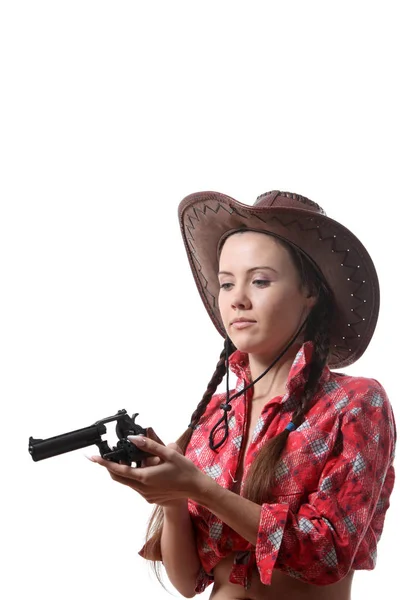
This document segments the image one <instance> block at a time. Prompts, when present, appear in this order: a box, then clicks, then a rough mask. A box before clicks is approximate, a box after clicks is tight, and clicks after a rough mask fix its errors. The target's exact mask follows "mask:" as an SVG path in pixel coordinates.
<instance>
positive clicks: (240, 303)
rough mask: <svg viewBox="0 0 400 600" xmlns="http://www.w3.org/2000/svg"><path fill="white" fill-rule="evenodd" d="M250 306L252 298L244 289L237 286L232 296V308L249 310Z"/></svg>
mask: <svg viewBox="0 0 400 600" xmlns="http://www.w3.org/2000/svg"><path fill="white" fill-rule="evenodd" d="M250 307H251V302H250V298H249V297H248V296H247V295H246V294H245V293H244V292H243V291H241V290H239V289H237V288H236V290H235V295H234V296H233V297H232V308H236V309H238V310H247V309H249V308H250Z"/></svg>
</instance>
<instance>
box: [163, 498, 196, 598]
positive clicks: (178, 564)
mask: <svg viewBox="0 0 400 600" xmlns="http://www.w3.org/2000/svg"><path fill="white" fill-rule="evenodd" d="M163 510H164V525H163V530H162V535H161V554H162V561H163V565H164V567H165V570H166V572H167V575H168V578H169V580H170V582H171V583H172V585H173V586H174V587H175V588H176V589H177V590H178V592H179V593H180V594H182V596H184V597H185V598H193V596H195V587H196V581H197V575H198V572H199V570H200V568H201V562H200V559H199V555H198V553H197V548H196V539H195V534H194V530H193V525H192V521H191V518H190V514H189V510H188V503H187V500H181V501H178V502H174V503H171V504H170V505H169V506H164V509H163Z"/></svg>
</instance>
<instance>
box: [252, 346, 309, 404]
mask: <svg viewBox="0 0 400 600" xmlns="http://www.w3.org/2000/svg"><path fill="white" fill-rule="evenodd" d="M300 347H301V346H300V345H299V344H294V345H293V346H292V347H291V348H289V350H288V351H287V352H286V353H285V354H284V356H282V358H281V359H280V360H279V361H278V362H277V363H276V365H274V366H273V367H272V369H271V370H270V371H269V372H268V373H267V374H266V375H264V377H262V378H261V379H260V381H258V382H257V383H256V384H255V386H254V396H253V401H257V400H262V401H264V402H267V401H268V400H270V399H271V398H274V397H275V396H279V395H282V394H283V393H284V392H285V386H286V382H287V380H288V376H289V373H290V369H291V367H292V365H293V361H294V359H295V356H296V354H297V352H298V351H299V349H300ZM275 358H276V357H265V356H258V355H254V354H249V368H250V373H251V379H252V381H254V380H255V379H257V377H259V376H260V375H261V373H263V372H264V371H265V370H266V369H267V368H268V367H269V365H270V364H271V363H273V362H274V360H275Z"/></svg>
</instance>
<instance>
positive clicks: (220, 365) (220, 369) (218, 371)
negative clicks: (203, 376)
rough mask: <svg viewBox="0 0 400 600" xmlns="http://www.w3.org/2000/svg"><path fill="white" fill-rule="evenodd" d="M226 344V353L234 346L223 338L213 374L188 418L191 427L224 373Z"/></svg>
mask: <svg viewBox="0 0 400 600" xmlns="http://www.w3.org/2000/svg"><path fill="white" fill-rule="evenodd" d="M226 346H228V353H229V354H232V349H233V348H234V346H233V344H232V342H231V340H230V339H229V338H228V337H227V338H226V339H225V344H224V348H223V350H222V352H221V354H220V356H219V361H218V362H217V366H216V367H215V371H214V374H213V376H212V377H211V379H210V381H209V383H208V386H207V389H206V391H205V392H204V394H203V397H202V399H201V400H200V402H199V404H198V406H197V408H196V410H195V411H194V412H193V414H192V417H191V420H190V427H191V428H192V429H193V428H194V427H195V425H197V423H198V422H199V420H200V418H201V417H202V415H203V414H204V412H205V410H206V408H207V406H208V403H209V402H210V400H211V398H212V397H213V395H214V394H215V390H216V389H217V387H218V386H219V384H220V383H221V381H222V380H223V378H224V375H225V374H226Z"/></svg>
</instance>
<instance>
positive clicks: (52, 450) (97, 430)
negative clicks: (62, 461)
mask: <svg viewBox="0 0 400 600" xmlns="http://www.w3.org/2000/svg"><path fill="white" fill-rule="evenodd" d="M106 431H107V430H106V426H105V425H104V424H103V423H99V424H95V425H92V426H91V427H84V428H83V429H77V430H76V431H70V432H69V433H64V434H63V435H56V436H54V437H51V438H47V439H45V440H41V439H34V438H33V437H30V438H29V452H30V454H31V456H32V459H33V460H34V461H38V460H43V459H44V458H50V457H51V456H57V455H58V454H64V453H65V452H70V451H71V450H78V449H79V448H86V447H87V446H92V445H93V444H97V443H98V442H101V435H102V434H103V433H106Z"/></svg>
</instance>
